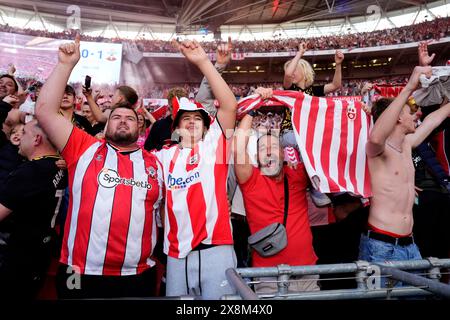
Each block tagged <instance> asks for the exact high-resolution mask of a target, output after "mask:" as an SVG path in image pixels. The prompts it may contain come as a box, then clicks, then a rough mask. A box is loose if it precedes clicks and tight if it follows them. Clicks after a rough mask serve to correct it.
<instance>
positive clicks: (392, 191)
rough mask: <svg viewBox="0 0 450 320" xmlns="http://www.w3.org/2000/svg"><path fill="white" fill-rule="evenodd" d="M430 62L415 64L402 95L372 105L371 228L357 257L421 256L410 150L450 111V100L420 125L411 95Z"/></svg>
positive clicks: (369, 145)
mask: <svg viewBox="0 0 450 320" xmlns="http://www.w3.org/2000/svg"><path fill="white" fill-rule="evenodd" d="M421 74H425V75H426V76H428V77H429V76H430V75H431V67H416V68H415V69H414V71H413V73H412V75H411V77H410V79H409V82H408V84H407V85H406V87H405V88H404V89H403V91H402V92H401V93H400V94H399V96H398V97H397V98H396V99H395V100H394V101H393V102H392V103H390V105H389V102H390V101H387V100H386V99H381V100H379V101H377V103H376V104H375V105H374V107H373V108H372V115H373V116H374V121H376V123H375V125H374V127H373V129H372V131H371V133H370V137H369V140H368V142H367V145H366V153H367V157H368V161H369V171H370V175H371V181H372V182H371V183H372V192H373V198H372V200H371V208H370V214H369V221H368V222H369V223H368V230H367V232H366V233H365V234H363V235H362V237H361V242H360V251H359V258H360V260H366V261H374V262H375V261H377V262H384V261H390V260H415V259H421V255H420V252H419V249H418V247H417V246H416V245H415V243H414V239H413V236H412V228H413V215H412V207H413V204H414V197H415V190H414V166H413V163H412V158H411V150H412V149H413V148H415V147H416V146H417V145H419V144H420V143H421V142H422V141H423V140H424V139H425V138H426V137H427V136H428V135H429V134H430V133H431V131H432V130H433V129H435V128H436V127H437V126H438V125H439V124H440V123H441V122H442V121H443V120H444V119H445V118H447V117H448V116H449V115H450V103H447V104H446V105H443V106H441V108H439V109H438V110H436V111H435V112H433V113H431V114H430V115H429V116H427V117H426V118H425V120H424V121H423V123H422V124H421V125H420V126H419V127H418V128H417V129H416V124H417V120H418V119H419V117H420V111H419V110H418V108H417V107H416V105H415V104H413V103H411V102H409V100H408V98H409V97H410V96H411V94H412V92H413V91H414V90H415V89H416V88H417V86H418V84H419V76H420V75H421Z"/></svg>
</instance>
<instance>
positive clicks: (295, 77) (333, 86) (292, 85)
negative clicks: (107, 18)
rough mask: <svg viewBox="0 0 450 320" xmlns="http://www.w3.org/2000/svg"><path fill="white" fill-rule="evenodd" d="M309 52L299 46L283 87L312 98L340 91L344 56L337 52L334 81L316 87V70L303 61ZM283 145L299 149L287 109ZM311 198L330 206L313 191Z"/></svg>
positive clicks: (328, 200)
mask: <svg viewBox="0 0 450 320" xmlns="http://www.w3.org/2000/svg"><path fill="white" fill-rule="evenodd" d="M306 50H307V47H306V43H305V42H302V43H300V45H299V46H298V52H297V54H296V55H295V57H294V58H293V59H292V60H289V61H287V62H286V63H285V65H284V79H283V87H284V89H285V90H294V91H302V92H304V93H306V94H308V95H311V96H317V97H323V96H325V95H326V94H328V93H331V92H333V91H336V90H338V89H339V88H340V87H341V82H342V61H344V54H343V53H342V51H340V50H337V51H336V53H335V55H334V62H335V64H336V70H335V72H334V77H333V81H332V82H331V83H328V84H326V85H317V86H314V85H313V83H314V76H315V73H314V70H313V68H312V67H311V65H310V64H309V62H308V61H306V60H304V59H302V57H303V55H304V54H305V52H306ZM281 144H282V146H283V147H294V148H296V149H298V146H297V142H296V140H295V135H294V131H293V128H292V122H291V110H290V109H289V108H285V111H284V117H283V121H282V122H281ZM311 196H312V199H313V201H314V203H315V204H316V206H318V207H323V206H326V205H328V204H330V199H329V198H328V197H327V196H325V195H322V194H320V193H319V192H316V191H315V190H314V189H311Z"/></svg>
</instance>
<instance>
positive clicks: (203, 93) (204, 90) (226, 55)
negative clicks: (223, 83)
mask: <svg viewBox="0 0 450 320" xmlns="http://www.w3.org/2000/svg"><path fill="white" fill-rule="evenodd" d="M232 50H233V45H232V43H231V38H230V37H228V43H227V44H220V45H219V46H218V47H217V51H216V54H217V61H216V63H215V65H214V68H216V70H217V72H219V74H222V72H223V71H224V70H225V68H226V67H227V65H228V63H229V62H230V60H231V52H232ZM195 100H197V101H198V102H200V103H201V104H203V105H204V106H205V107H206V109H207V110H208V112H211V111H213V112H214V113H216V111H217V110H216V107H215V105H214V95H213V93H212V91H211V86H210V85H209V83H208V79H206V77H203V79H202V82H201V84H200V88H199V89H198V93H197V96H196V97H195Z"/></svg>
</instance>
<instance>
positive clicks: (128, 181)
mask: <svg viewBox="0 0 450 320" xmlns="http://www.w3.org/2000/svg"><path fill="white" fill-rule="evenodd" d="M97 181H98V184H99V185H101V186H102V187H105V188H115V187H116V186H117V185H119V184H122V185H124V186H130V187H137V188H145V189H148V190H151V189H152V185H151V184H150V183H148V182H147V181H136V180H134V179H133V178H122V177H120V176H119V174H118V173H117V171H115V170H112V169H108V168H103V169H102V170H101V171H100V172H99V174H98V176H97Z"/></svg>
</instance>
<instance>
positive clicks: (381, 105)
mask: <svg viewBox="0 0 450 320" xmlns="http://www.w3.org/2000/svg"><path fill="white" fill-rule="evenodd" d="M392 101H394V99H393V98H381V99H378V100H377V101H375V103H374V104H373V106H372V108H371V109H370V113H371V114H372V118H373V122H374V123H375V122H376V121H377V120H378V118H379V117H380V116H381V114H382V113H383V112H384V110H386V109H387V108H388V107H389V105H390V104H391V103H392Z"/></svg>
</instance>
